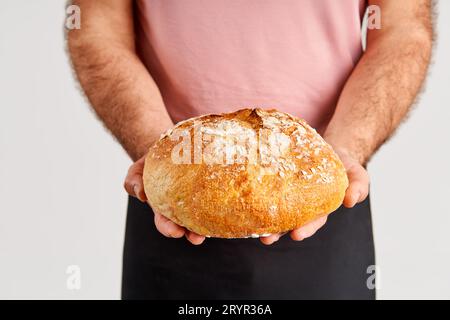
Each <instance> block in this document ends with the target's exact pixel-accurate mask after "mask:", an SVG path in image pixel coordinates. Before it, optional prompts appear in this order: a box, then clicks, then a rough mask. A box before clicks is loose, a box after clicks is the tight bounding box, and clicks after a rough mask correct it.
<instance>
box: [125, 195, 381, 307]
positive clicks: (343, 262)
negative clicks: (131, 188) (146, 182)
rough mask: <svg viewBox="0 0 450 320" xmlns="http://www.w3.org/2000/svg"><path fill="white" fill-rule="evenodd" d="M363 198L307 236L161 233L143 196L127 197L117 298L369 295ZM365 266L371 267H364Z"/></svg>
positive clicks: (370, 260) (369, 242) (369, 251)
mask: <svg viewBox="0 0 450 320" xmlns="http://www.w3.org/2000/svg"><path fill="white" fill-rule="evenodd" d="M374 265H375V256H374V244H373V236H372V223H371V213H370V201H369V199H367V200H366V201H364V202H363V203H361V204H359V205H357V206H356V207H355V208H353V209H347V208H344V207H341V208H339V209H338V210H337V211H336V212H334V213H333V214H331V215H330V216H329V218H328V221H327V223H326V224H325V226H324V227H322V228H321V229H320V230H319V231H318V232H317V233H316V234H315V235H314V236H312V237H311V238H308V239H306V240H304V241H301V242H296V241H293V240H291V238H290V237H289V235H285V236H283V237H282V238H281V239H280V240H279V241H278V242H276V243H274V244H273V245H270V246H266V245H263V244H262V243H261V242H260V241H259V240H258V239H234V240H226V239H214V238H207V239H206V240H205V242H204V243H203V244H201V245H199V246H194V245H192V244H191V243H190V242H188V241H187V240H186V239H185V238H180V239H173V238H166V237H164V236H163V235H161V234H160V233H159V232H158V231H157V230H156V228H155V225H154V222H153V213H152V211H151V209H150V207H149V206H148V205H147V204H144V203H141V202H140V201H138V200H136V199H134V198H130V199H129V204H128V216H127V225H126V236H125V246H124V256H123V279H122V298H123V299H374V298H375V290H374V289H373V286H372V284H373V277H374V276H373V266H374ZM371 266H372V267H371Z"/></svg>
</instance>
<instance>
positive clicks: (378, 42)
mask: <svg viewBox="0 0 450 320" xmlns="http://www.w3.org/2000/svg"><path fill="white" fill-rule="evenodd" d="M413 28H415V29H413V30H412V31H413V32H412V33H408V32H407V31H408V28H407V27H405V28H397V29H395V28H393V29H390V30H385V31H384V32H378V33H375V32H372V33H371V34H369V45H368V50H367V51H366V53H365V54H364V55H363V57H362V59H361V60H360V62H359V63H358V65H357V67H356V69H355V70H354V72H353V74H352V75H351V77H350V78H349V80H348V81H347V83H346V85H345V87H344V90H343V91H342V94H341V96H340V98H339V101H338V104H337V107H336V111H335V114H334V116H333V117H332V119H331V121H330V123H329V126H328V128H327V130H326V132H325V134H324V136H325V139H327V140H328V141H329V142H330V143H331V144H332V145H333V146H335V147H336V148H340V149H344V150H345V152H347V153H349V154H350V155H351V156H352V157H353V158H355V159H357V160H358V161H359V162H360V163H363V164H364V163H366V162H367V161H368V160H369V159H370V157H371V155H372V154H373V153H374V152H375V151H376V150H377V149H378V148H379V146H380V145H382V144H383V142H385V141H386V140H387V139H388V138H389V137H390V136H391V135H392V134H393V132H394V131H395V129H396V128H397V127H398V125H399V124H400V122H401V121H402V119H403V118H404V117H405V115H406V114H407V112H408V110H409V109H410V107H411V105H412V104H413V102H414V100H415V98H416V96H417V94H418V92H419V91H420V88H421V86H422V83H423V81H424V79H425V76H426V73H427V68H428V65H429V62H430V55H431V47H432V35H431V32H430V30H429V28H428V27H423V29H422V28H421V27H420V25H419V26H417V25H415V26H413Z"/></svg>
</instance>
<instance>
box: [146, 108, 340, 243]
mask: <svg viewBox="0 0 450 320" xmlns="http://www.w3.org/2000/svg"><path fill="white" fill-rule="evenodd" d="M143 179H144V188H145V193H146V195H147V198H148V203H149V204H150V206H151V207H152V208H153V209H154V210H155V211H157V212H159V213H161V214H162V215H164V216H166V217H167V218H169V219H171V220H172V221H174V222H175V223H177V224H178V225H181V226H183V227H185V228H187V229H189V230H191V231H193V232H196V233H198V234H200V235H204V236H207V237H219V238H245V237H260V236H267V235H269V234H273V233H278V232H285V231H289V230H292V229H295V228H297V227H300V226H303V225H305V224H306V223H308V222H310V221H312V220H315V219H317V218H319V217H321V216H324V215H327V214H329V213H331V212H333V211H334V210H336V209H337V208H338V207H339V206H340V205H341V203H342V201H343V198H344V194H345V190H346V188H347V185H348V180H347V175H346V172H345V169H344V167H343V165H342V163H341V161H340V160H339V158H338V156H337V155H336V154H335V153H334V151H333V149H332V148H331V146H330V145H328V144H327V143H326V142H325V141H324V140H323V139H322V137H321V136H320V135H319V134H318V133H317V132H316V131H315V130H314V129H313V128H311V127H310V126H309V125H308V124H307V123H306V122H305V121H304V120H301V119H298V118H296V117H294V116H291V115H289V114H286V113H282V112H278V111H276V110H262V109H243V110H239V111H236V112H233V113H227V114H221V115H216V114H211V115H205V116H201V117H196V118H192V119H188V120H185V121H182V122H180V123H178V124H177V125H176V126H175V127H174V128H173V129H171V130H169V131H167V132H166V133H164V134H162V135H161V138H160V139H159V140H158V141H157V142H156V143H155V144H154V145H153V146H152V147H151V148H150V150H149V153H148V155H147V157H146V159H145V168H144V175H143Z"/></svg>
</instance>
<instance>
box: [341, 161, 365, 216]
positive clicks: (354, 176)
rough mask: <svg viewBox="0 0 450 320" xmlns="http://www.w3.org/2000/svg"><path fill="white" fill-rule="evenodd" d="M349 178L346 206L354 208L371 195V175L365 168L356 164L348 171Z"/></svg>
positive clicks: (345, 199)
mask: <svg viewBox="0 0 450 320" xmlns="http://www.w3.org/2000/svg"><path fill="white" fill-rule="evenodd" d="M347 176H348V181H349V186H348V188H347V190H346V192H345V198H344V206H346V207H347V208H352V207H354V206H355V205H356V204H357V203H358V202H361V201H363V200H364V199H366V197H367V195H368V194H369V174H368V173H367V171H366V169H364V167H363V166H361V165H359V164H355V165H353V166H352V167H350V168H348V169H347Z"/></svg>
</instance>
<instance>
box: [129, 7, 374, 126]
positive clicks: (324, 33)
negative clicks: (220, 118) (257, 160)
mask: <svg viewBox="0 0 450 320" xmlns="http://www.w3.org/2000/svg"><path fill="white" fill-rule="evenodd" d="M364 9H365V1H363V0H339V1H336V0H139V1H138V2H137V10H136V18H137V21H136V22H137V23H136V32H137V40H136V44H137V48H138V53H139V55H140V57H141V59H142V61H143V63H144V64H145V66H146V67H147V68H148V70H149V72H150V74H151V75H152V76H153V78H154V79H155V81H156V83H157V85H158V87H159V89H160V91H161V94H162V96H163V99H164V102H165V104H166V107H167V110H168V112H169V114H170V116H171V117H172V119H173V121H174V122H178V121H180V120H183V119H186V118H189V117H192V116H198V115H201V114H206V113H221V112H228V111H234V110H237V109H238V108H242V107H262V108H276V109H278V110H280V111H285V112H289V113H291V114H293V115H296V116H299V117H301V118H304V119H305V120H307V121H308V122H309V123H310V124H311V125H312V126H313V127H315V128H316V129H317V130H319V132H321V131H322V130H323V129H324V128H325V127H326V125H327V124H328V122H329V120H330V117H331V116H332V114H333V112H334V109H335V106H336V102H337V99H338V97H339V94H340V92H341V90H342V87H343V85H344V84H345V81H346V79H347V78H348V76H349V75H350V73H351V71H352V70H353V68H354V67H355V64H356V63H357V61H358V59H359V58H360V56H361V53H362V47H361V19H362V15H363V13H364Z"/></svg>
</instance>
